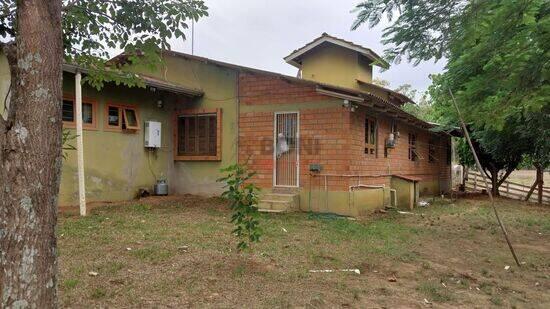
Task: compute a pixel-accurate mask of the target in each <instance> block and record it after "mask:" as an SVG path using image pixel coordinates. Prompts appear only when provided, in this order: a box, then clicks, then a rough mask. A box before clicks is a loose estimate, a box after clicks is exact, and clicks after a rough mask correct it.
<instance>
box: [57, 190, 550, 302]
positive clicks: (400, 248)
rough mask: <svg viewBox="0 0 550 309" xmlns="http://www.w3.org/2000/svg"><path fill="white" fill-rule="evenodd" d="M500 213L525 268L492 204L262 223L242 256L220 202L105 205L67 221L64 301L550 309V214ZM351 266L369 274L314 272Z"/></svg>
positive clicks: (532, 209)
mask: <svg viewBox="0 0 550 309" xmlns="http://www.w3.org/2000/svg"><path fill="white" fill-rule="evenodd" d="M499 208H500V209H501V212H502V217H503V219H504V221H505V222H506V223H507V226H508V229H509V232H510V234H511V236H512V240H513V241H514V244H515V245H516V247H517V248H516V250H517V251H518V254H519V256H520V258H521V260H522V261H523V262H524V265H523V267H522V269H518V268H517V267H515V265H513V260H512V258H511V256H510V254H509V252H508V249H507V247H506V244H505V242H504V240H503V237H502V235H501V234H500V231H499V229H498V225H497V224H496V222H495V220H494V218H493V214H492V212H491V209H490V207H489V206H488V203H487V202H486V201H485V200H483V199H476V200H468V199H464V200H460V201H457V202H454V203H451V202H449V201H443V200H438V201H436V202H435V203H434V204H432V205H431V206H430V207H428V208H421V209H417V210H415V211H414V214H413V215H402V214H397V213H395V212H388V213H387V214H373V215H372V216H369V217H368V218H363V219H361V220H357V221H354V220H348V219H347V218H342V217H337V216H332V215H318V214H308V213H293V214H283V215H262V221H261V224H262V229H263V231H264V235H263V238H262V242H261V243H259V244H257V245H256V246H255V247H254V249H253V251H251V252H246V253H243V254H239V253H237V252H236V250H235V246H236V239H235V238H234V237H232V236H231V234H230V233H231V231H232V229H233V226H232V225H231V224H230V223H228V221H229V218H230V212H229V210H228V209H227V207H226V204H225V202H224V201H222V200H220V199H212V198H211V199H204V198H199V197H195V196H183V197H178V198H168V199H161V200H160V201H159V200H157V199H145V200H141V201H139V202H136V203H125V204H122V205H112V206H107V207H101V208H97V209H95V210H94V211H93V213H92V214H91V215H90V216H88V217H86V218H79V217H76V216H69V215H65V216H62V217H61V218H60V224H59V229H58V233H59V247H60V250H59V252H60V269H61V279H60V291H61V301H62V305H63V306H64V307H73V308H75V307H76V308H78V307H243V306H244V307H296V306H298V307H300V306H301V307H339V306H348V307H358V308H360V307H373V306H374V307H394V306H402V307H424V306H426V304H425V301H424V299H426V300H427V301H428V302H430V303H432V304H431V305H432V306H444V307H447V306H458V307H474V306H478V307H491V306H507V307H518V308H522V307H530V308H533V307H535V308H536V307H540V308H548V307H550V295H548V293H547V291H548V289H550V260H549V259H548V256H550V247H549V246H548V243H550V209H548V208H541V207H536V206H532V205H526V204H523V203H519V202H512V201H507V200H502V201H499ZM506 265H510V266H512V267H511V269H510V270H508V271H506V270H504V266H506ZM343 268H358V269H360V270H361V274H360V275H356V274H353V273H309V270H311V269H343ZM91 271H93V272H97V273H98V275H97V276H90V275H89V272H91ZM389 278H395V279H396V281H395V282H390V281H389V280H388V279H389Z"/></svg>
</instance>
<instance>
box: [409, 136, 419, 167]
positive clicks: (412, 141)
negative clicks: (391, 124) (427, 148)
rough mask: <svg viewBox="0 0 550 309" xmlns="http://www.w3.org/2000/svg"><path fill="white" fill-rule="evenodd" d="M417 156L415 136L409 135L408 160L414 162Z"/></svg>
mask: <svg viewBox="0 0 550 309" xmlns="http://www.w3.org/2000/svg"><path fill="white" fill-rule="evenodd" d="M417 159H418V154H417V153H416V134H414V133H409V160H411V161H416V160H417Z"/></svg>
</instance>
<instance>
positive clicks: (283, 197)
mask: <svg viewBox="0 0 550 309" xmlns="http://www.w3.org/2000/svg"><path fill="white" fill-rule="evenodd" d="M296 196H297V195H296V194H286V193H266V194H265V195H264V196H262V200H272V201H287V202H293V201H294V197H296Z"/></svg>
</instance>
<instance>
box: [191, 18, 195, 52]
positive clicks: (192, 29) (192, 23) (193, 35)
mask: <svg viewBox="0 0 550 309" xmlns="http://www.w3.org/2000/svg"><path fill="white" fill-rule="evenodd" d="M194 54H195V19H193V18H192V19H191V55H194Z"/></svg>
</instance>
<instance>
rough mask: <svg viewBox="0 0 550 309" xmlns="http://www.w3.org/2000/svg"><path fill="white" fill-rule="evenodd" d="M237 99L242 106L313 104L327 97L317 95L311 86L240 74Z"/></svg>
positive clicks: (270, 76)
mask: <svg viewBox="0 0 550 309" xmlns="http://www.w3.org/2000/svg"><path fill="white" fill-rule="evenodd" d="M239 99H240V102H241V103H242V104H248V105H261V104H280V103H294V102H302V103H305V102H315V101H322V100H327V97H326V96H323V95H321V94H318V93H317V92H316V91H315V86H313V85H311V84H306V83H296V82H291V81H289V80H285V79H282V78H280V77H279V76H276V75H268V74H253V73H240V74H239Z"/></svg>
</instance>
